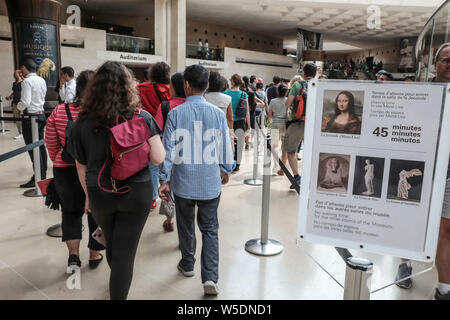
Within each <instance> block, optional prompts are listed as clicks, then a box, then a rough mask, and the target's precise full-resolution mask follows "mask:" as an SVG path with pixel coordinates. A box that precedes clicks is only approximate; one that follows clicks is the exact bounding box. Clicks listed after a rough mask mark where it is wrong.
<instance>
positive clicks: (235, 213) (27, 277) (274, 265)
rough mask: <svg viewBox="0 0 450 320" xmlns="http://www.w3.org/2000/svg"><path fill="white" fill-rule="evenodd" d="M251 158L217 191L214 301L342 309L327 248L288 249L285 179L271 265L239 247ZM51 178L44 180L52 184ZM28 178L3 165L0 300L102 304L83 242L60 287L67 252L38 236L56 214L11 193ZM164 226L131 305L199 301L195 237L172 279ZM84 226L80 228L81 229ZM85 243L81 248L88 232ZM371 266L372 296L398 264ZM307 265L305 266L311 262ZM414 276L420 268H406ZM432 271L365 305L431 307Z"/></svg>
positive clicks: (3, 143) (138, 267)
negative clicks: (187, 261) (72, 276)
mask: <svg viewBox="0 0 450 320" xmlns="http://www.w3.org/2000/svg"><path fill="white" fill-rule="evenodd" d="M7 128H8V129H10V130H12V132H10V133H8V134H6V135H2V134H0V154H3V153H5V152H7V151H11V150H14V149H16V148H19V147H21V146H23V140H21V141H14V140H13V139H12V138H13V136H15V135H16V131H15V128H14V127H13V126H12V125H11V124H7ZM252 156H253V151H252V150H251V151H248V152H246V153H245V160H246V161H245V164H244V165H243V167H242V170H241V171H240V172H239V173H238V174H236V175H233V176H232V178H231V181H230V183H229V184H228V185H226V186H225V187H224V189H223V193H222V198H221V202H220V208H219V222H220V229H219V237H220V267H219V277H220V278H219V286H220V295H219V296H218V297H217V298H216V299H236V300H242V299H342V297H343V289H342V287H341V286H340V285H339V284H338V283H337V282H336V281H335V280H333V279H332V278H331V277H330V275H328V274H327V273H326V272H325V271H324V270H322V269H321V268H320V267H319V266H318V265H317V264H316V262H315V261H314V260H313V259H311V257H313V258H314V259H315V260H316V261H317V262H319V263H320V264H321V265H322V266H323V267H324V268H325V270H327V271H328V273H330V274H331V275H332V276H333V277H334V278H335V279H336V280H337V281H338V282H339V283H340V284H343V283H344V275H345V264H344V263H343V261H342V260H341V258H340V257H339V255H338V254H337V253H336V252H335V250H334V248H332V247H327V246H323V245H317V244H305V245H304V246H303V247H302V248H300V247H298V246H297V245H296V242H295V238H296V226H297V214H298V213H297V209H298V196H297V194H296V193H295V192H292V191H289V182H288V180H287V179H286V177H274V178H273V180H272V184H271V202H270V223H269V226H270V229H269V237H270V238H271V239H275V240H278V241H280V242H281V243H282V244H283V245H284V251H283V252H282V253H281V254H279V255H277V256H273V257H259V256H254V255H251V254H249V253H247V252H246V251H245V250H244V245H245V242H246V241H248V240H250V239H254V238H259V237H260V226H261V197H262V192H261V190H262V189H261V187H254V186H247V185H244V184H243V180H244V179H245V178H249V177H251V175H252V166H251V162H250V160H251V158H252ZM50 173H51V170H49V174H50ZM31 175H32V170H31V164H30V160H29V158H28V155H27V154H22V155H20V156H17V157H15V158H13V159H10V160H7V161H4V162H2V163H0V177H1V179H0V203H1V211H0V299H107V298H108V278H109V269H108V266H107V264H106V262H104V263H102V264H101V265H100V267H99V268H98V269H97V270H95V271H91V270H89V268H87V267H86V265H87V261H88V250H87V248H86V244H87V243H86V241H85V240H83V241H82V246H83V248H82V250H81V260H82V261H83V267H82V270H81V290H69V289H67V286H66V280H67V277H68V275H67V274H66V273H65V271H66V262H67V252H66V251H67V250H66V247H65V245H64V244H63V243H61V241H60V239H56V238H50V237H48V236H46V235H45V231H46V229H47V228H48V227H49V226H51V225H53V224H56V223H59V222H60V213H59V212H56V211H52V210H50V209H47V208H46V207H45V206H44V203H43V198H27V197H24V196H23V195H22V193H23V191H24V190H23V189H20V188H18V185H19V184H21V183H24V182H26V181H28V179H29V178H30V176H31ZM163 220H164V218H163V217H162V216H159V215H158V213H157V210H156V211H154V212H152V213H151V214H150V217H149V219H148V221H147V224H146V227H145V229H144V232H143V236H142V238H141V241H140V245H139V249H138V254H137V258H136V263H135V268H134V278H133V283H132V286H131V289H130V294H129V299H170V300H172V299H175V300H176V299H194V300H195V299H205V298H204V297H203V288H202V285H201V281H200V265H199V263H200V259H199V253H200V246H201V236H200V234H199V232H198V230H197V239H198V241H197V246H198V248H197V256H198V257H197V262H196V275H195V276H194V277H193V278H184V277H183V276H182V275H180V274H179V272H178V271H177V269H176V265H177V263H178V261H179V258H180V253H179V251H178V249H177V247H178V238H177V234H176V231H175V232H173V233H165V232H164V231H163V229H162V222H163ZM85 225H87V223H86V222H85ZM83 236H84V237H85V238H86V236H87V232H86V231H85V232H84V234H83ZM354 254H355V255H358V256H361V257H367V258H369V259H370V260H371V261H373V262H374V264H375V272H374V276H373V280H372V290H376V289H378V288H381V287H383V286H384V285H387V284H389V281H391V280H392V279H393V277H394V276H395V272H396V268H397V264H398V261H399V259H398V258H394V257H388V256H376V255H372V254H367V253H363V252H357V253H356V252H354ZM310 256H311V257H310ZM413 267H414V270H415V271H420V270H424V269H426V268H427V267H429V266H427V265H423V264H420V263H413ZM436 282H437V275H436V271H435V270H434V269H433V270H432V271H429V272H426V273H424V274H422V275H420V276H418V277H417V278H415V279H414V287H413V289H411V290H402V289H400V288H398V287H397V286H395V285H394V286H390V287H388V288H386V289H384V290H380V291H378V292H376V293H374V294H372V295H371V298H372V299H402V300H403V299H431V298H432V294H433V288H434V286H435V285H436Z"/></svg>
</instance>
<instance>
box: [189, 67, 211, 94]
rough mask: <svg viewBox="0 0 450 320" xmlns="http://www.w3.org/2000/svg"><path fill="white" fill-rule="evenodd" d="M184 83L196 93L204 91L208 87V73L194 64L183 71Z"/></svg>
mask: <svg viewBox="0 0 450 320" xmlns="http://www.w3.org/2000/svg"><path fill="white" fill-rule="evenodd" d="M184 81H186V82H187V83H189V85H190V86H191V88H192V89H194V90H195V91H197V92H200V91H205V90H206V88H207V87H208V81H209V71H208V69H206V68H205V67H203V66H201V65H199V64H194V65H192V66H189V67H187V68H186V70H184Z"/></svg>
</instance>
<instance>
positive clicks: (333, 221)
mask: <svg viewBox="0 0 450 320" xmlns="http://www.w3.org/2000/svg"><path fill="white" fill-rule="evenodd" d="M446 88H447V85H446V84H429V83H427V84H417V83H414V84H406V83H394V82H391V83H374V82H369V81H335V80H333V81H331V80H330V81H320V82H319V81H317V80H315V81H313V82H311V83H310V84H309V87H308V105H307V123H306V129H305V149H304V157H303V169H302V184H301V192H300V206H299V207H300V212H299V225H298V234H297V239H298V240H299V241H300V242H301V241H303V240H306V241H310V242H318V243H322V244H328V245H332V246H335V247H343V248H348V249H352V248H353V249H363V250H367V251H371V252H375V253H380V254H389V255H394V256H399V257H403V258H410V259H415V260H422V261H431V260H433V259H434V256H435V252H436V246H437V237H438V230H439V224H440V218H441V209H442V202H443V195H444V189H445V180H446V176H447V166H448V162H449V150H450V139H449V134H450V133H449V132H450V126H449V124H450V106H447V108H444V105H445V104H446V103H447V100H448V99H447V95H446V92H447V91H448V89H446ZM444 109H445V113H444V112H443V110H444Z"/></svg>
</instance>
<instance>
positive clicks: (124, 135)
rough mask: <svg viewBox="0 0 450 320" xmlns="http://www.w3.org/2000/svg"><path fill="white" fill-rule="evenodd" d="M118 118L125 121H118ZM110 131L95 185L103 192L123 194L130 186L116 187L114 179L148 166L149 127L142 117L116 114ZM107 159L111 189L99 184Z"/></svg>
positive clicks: (127, 175) (133, 173) (123, 178)
mask: <svg viewBox="0 0 450 320" xmlns="http://www.w3.org/2000/svg"><path fill="white" fill-rule="evenodd" d="M120 119H122V120H125V121H124V122H122V123H119V120H120ZM110 133H111V138H110V148H108V149H107V152H106V160H105V163H104V164H103V167H102V168H101V170H100V172H99V174H98V177H97V185H98V186H99V188H100V189H101V190H103V191H105V192H109V193H116V194H125V193H128V192H129V191H130V190H131V187H129V186H124V187H121V188H119V189H116V186H115V180H125V179H127V178H129V177H131V176H133V175H135V174H136V173H138V172H139V171H141V170H142V169H144V168H145V167H147V166H148V164H149V162H150V160H149V153H150V144H149V143H148V140H149V139H150V128H149V127H148V125H147V122H145V119H144V118H140V117H139V116H138V115H137V114H134V115H133V118H132V119H131V120H127V119H125V117H123V116H118V117H117V118H116V125H115V126H114V127H112V128H111V129H110ZM109 149H111V157H112V158H110V157H109ZM109 160H112V164H111V183H112V186H113V190H108V189H105V188H103V187H102V186H101V184H100V177H101V175H102V173H103V171H104V170H105V167H106V164H107V163H108V161H109Z"/></svg>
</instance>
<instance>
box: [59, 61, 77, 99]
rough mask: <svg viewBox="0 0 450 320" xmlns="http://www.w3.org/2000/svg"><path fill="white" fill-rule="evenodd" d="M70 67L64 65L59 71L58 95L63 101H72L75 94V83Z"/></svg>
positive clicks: (73, 73) (73, 72)
mask: <svg viewBox="0 0 450 320" xmlns="http://www.w3.org/2000/svg"><path fill="white" fill-rule="evenodd" d="M74 77H75V71H74V70H73V68H72V67H64V68H62V69H61V71H60V73H59V96H60V97H61V100H62V101H64V103H73V100H74V99H75V96H76V91H77V83H76V81H75V79H74Z"/></svg>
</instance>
